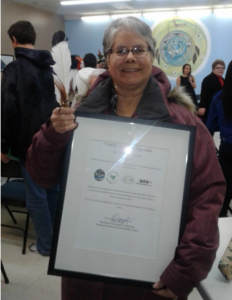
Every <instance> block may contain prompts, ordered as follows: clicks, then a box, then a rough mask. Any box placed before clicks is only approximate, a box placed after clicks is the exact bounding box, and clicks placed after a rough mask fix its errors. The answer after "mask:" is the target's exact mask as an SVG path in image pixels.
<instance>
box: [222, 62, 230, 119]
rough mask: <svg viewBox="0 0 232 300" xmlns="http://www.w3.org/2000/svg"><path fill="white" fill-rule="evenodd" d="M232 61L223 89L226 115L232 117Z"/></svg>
mask: <svg viewBox="0 0 232 300" xmlns="http://www.w3.org/2000/svg"><path fill="white" fill-rule="evenodd" d="M231 82H232V61H231V62H230V64H229V66H228V68H227V71H226V77H225V82H224V86H223V90H222V105H223V108H224V113H225V117H226V118H228V119H232V84H231Z"/></svg>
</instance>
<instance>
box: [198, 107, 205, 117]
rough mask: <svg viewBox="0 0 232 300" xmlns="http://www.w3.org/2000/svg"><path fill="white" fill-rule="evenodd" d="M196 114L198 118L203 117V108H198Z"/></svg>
mask: <svg viewBox="0 0 232 300" xmlns="http://www.w3.org/2000/svg"><path fill="white" fill-rule="evenodd" d="M197 112H198V115H199V116H204V114H205V108H203V107H202V108H199V109H198V111H197Z"/></svg>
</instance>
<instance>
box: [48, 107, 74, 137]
mask: <svg viewBox="0 0 232 300" xmlns="http://www.w3.org/2000/svg"><path fill="white" fill-rule="evenodd" d="M74 112H75V109H74V108H71V107H57V108H56V109H54V110H53V112H52V116H51V122H52V125H53V127H54V129H55V130H56V131H57V132H59V133H65V132H67V131H70V130H74V129H75V128H77V126H78V124H77V123H76V122H75V116H74V114H73V113H74Z"/></svg>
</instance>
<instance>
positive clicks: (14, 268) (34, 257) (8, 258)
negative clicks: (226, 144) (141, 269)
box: [1, 136, 219, 300]
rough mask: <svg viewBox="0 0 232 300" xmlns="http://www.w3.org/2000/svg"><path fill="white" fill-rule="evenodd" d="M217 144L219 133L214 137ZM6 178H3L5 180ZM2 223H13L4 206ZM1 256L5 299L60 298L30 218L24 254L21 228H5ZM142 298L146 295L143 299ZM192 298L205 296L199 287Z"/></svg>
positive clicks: (20, 218) (198, 299)
mask: <svg viewBox="0 0 232 300" xmlns="http://www.w3.org/2000/svg"><path fill="white" fill-rule="evenodd" d="M214 139H215V142H216V144H217V145H218V143H219V138H218V136H216V137H214ZM2 182H3V181H2ZM1 218H2V223H6V222H7V223H10V222H11V220H10V219H9V216H8V213H7V212H6V210H5V208H4V207H2V212H1ZM24 218H25V216H24V215H17V220H18V223H19V225H20V224H24ZM1 229H2V230H1V233H2V234H1V258H2V262H3V264H4V267H5V270H6V273H7V276H8V278H9V281H10V283H9V284H5V283H4V280H3V277H2V280H1V299H2V300H53V299H54V300H60V299H61V288H60V285H61V284H60V283H61V281H60V278H59V277H55V276H49V275H47V267H48V261H49V258H47V257H42V256H40V255H38V254H35V253H31V252H29V250H28V246H29V245H30V244H31V243H33V242H34V241H35V240H36V235H35V231H34V228H33V225H32V223H31V222H30V226H29V233H28V241H27V251H26V254H25V255H22V233H21V232H20V231H18V230H14V229H8V228H3V227H2V228H1ZM141 300H142V299H141ZM189 300H202V298H201V296H200V295H199V293H198V291H197V290H196V289H195V290H194V291H193V292H192V293H191V295H190V296H189Z"/></svg>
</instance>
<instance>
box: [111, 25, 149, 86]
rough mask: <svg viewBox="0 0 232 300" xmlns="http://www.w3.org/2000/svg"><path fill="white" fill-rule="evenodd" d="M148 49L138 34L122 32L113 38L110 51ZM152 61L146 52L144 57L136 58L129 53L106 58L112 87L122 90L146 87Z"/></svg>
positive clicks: (113, 54)
mask: <svg viewBox="0 0 232 300" xmlns="http://www.w3.org/2000/svg"><path fill="white" fill-rule="evenodd" d="M138 46H145V47H148V45H147V43H146V41H145V40H144V39H143V38H142V37H141V36H139V35H138V34H136V33H134V32H131V31H127V30H122V31H120V32H118V33H117V34H116V36H115V39H114V43H113V45H112V49H117V48H126V49H128V50H129V49H133V48H134V47H138ZM151 67H152V59H151V54H150V52H149V51H148V52H147V53H146V55H145V56H144V57H139V58H138V57H136V56H134V55H133V54H132V52H131V51H130V52H129V53H128V55H127V56H125V57H118V56H117V55H115V53H112V54H109V56H108V71H109V72H110V75H111V77H112V79H113V82H114V85H115V86H117V87H118V88H119V87H122V88H124V89H125V88H129V89H131V88H133V87H134V88H140V87H141V88H142V87H144V88H145V87H146V84H147V81H148V79H149V77H150V76H151Z"/></svg>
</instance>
